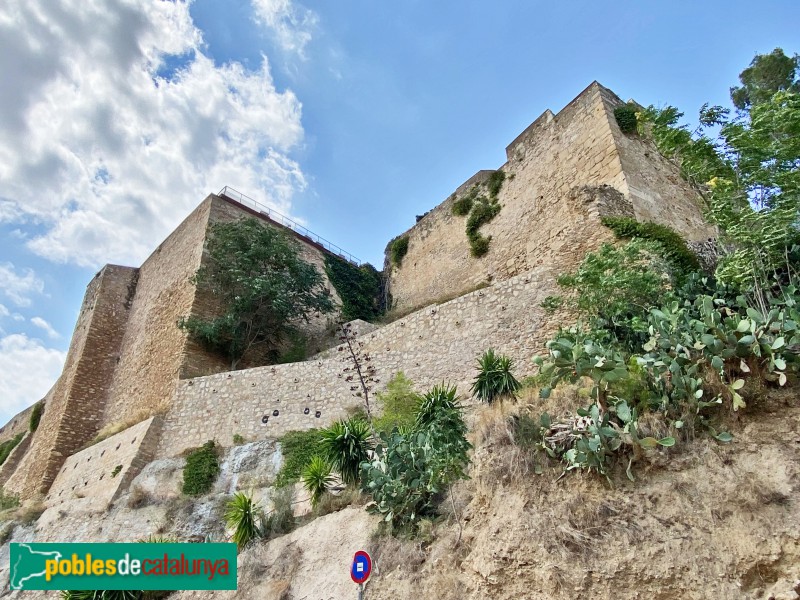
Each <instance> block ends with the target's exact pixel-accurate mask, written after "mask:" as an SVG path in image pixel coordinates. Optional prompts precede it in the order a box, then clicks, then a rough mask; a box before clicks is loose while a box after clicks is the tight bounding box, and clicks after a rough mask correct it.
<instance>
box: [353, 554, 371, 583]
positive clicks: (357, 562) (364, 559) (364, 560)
mask: <svg viewBox="0 0 800 600" xmlns="http://www.w3.org/2000/svg"><path fill="white" fill-rule="evenodd" d="M370 573H372V559H371V558H370V557H369V554H367V553H366V552H364V551H363V550H359V551H358V552H356V553H355V555H354V556H353V565H352V566H351V567H350V577H352V578H353V581H355V582H356V583H364V582H365V581H366V580H367V579H369V575H370Z"/></svg>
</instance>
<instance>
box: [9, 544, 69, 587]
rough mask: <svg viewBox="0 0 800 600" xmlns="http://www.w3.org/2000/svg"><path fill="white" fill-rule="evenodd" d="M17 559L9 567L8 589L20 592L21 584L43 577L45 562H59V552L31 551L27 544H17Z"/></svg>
mask: <svg viewBox="0 0 800 600" xmlns="http://www.w3.org/2000/svg"><path fill="white" fill-rule="evenodd" d="M16 549H17V552H16V554H17V557H16V558H17V559H16V560H15V561H14V564H12V565H11V574H10V578H9V587H10V588H11V589H12V590H21V589H22V584H23V583H25V582H26V581H28V580H29V579H34V578H36V577H44V574H45V561H47V560H60V559H61V553H60V552H40V551H38V550H32V549H31V547H30V546H29V545H28V544H17V545H16Z"/></svg>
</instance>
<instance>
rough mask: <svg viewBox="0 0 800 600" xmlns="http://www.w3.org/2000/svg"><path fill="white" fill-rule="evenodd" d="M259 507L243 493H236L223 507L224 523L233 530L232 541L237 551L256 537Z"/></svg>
mask: <svg viewBox="0 0 800 600" xmlns="http://www.w3.org/2000/svg"><path fill="white" fill-rule="evenodd" d="M261 512H262V511H261V507H260V506H259V505H258V504H257V503H255V502H253V499H252V498H251V497H250V496H248V495H247V494H245V493H244V492H236V493H235V494H234V495H233V498H231V499H230V500H229V501H228V503H227V505H226V507H225V522H226V523H227V524H228V527H232V528H233V530H234V531H233V541H234V542H235V543H236V545H237V546H238V548H239V550H241V549H242V548H244V547H245V546H247V544H249V543H250V541H251V540H253V539H255V538H256V537H258V533H259V531H258V522H259V518H260V516H261Z"/></svg>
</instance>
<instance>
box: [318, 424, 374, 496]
mask: <svg viewBox="0 0 800 600" xmlns="http://www.w3.org/2000/svg"><path fill="white" fill-rule="evenodd" d="M370 433H371V432H370V428H369V425H368V424H367V422H366V421H364V420H363V419H360V418H358V417H351V418H349V419H347V420H344V421H337V422H335V423H334V424H333V425H331V426H330V427H328V428H327V429H323V430H322V443H321V445H322V451H323V453H324V455H325V457H326V458H327V459H328V461H329V462H330V464H331V465H332V466H333V468H335V469H336V470H337V471H338V472H339V474H340V475H341V476H342V481H344V482H345V483H346V484H348V485H350V484H352V485H356V484H358V481H359V476H360V465H361V463H362V462H364V461H365V460H367V459H368V458H369V454H368V453H369V450H370V442H369V439H370Z"/></svg>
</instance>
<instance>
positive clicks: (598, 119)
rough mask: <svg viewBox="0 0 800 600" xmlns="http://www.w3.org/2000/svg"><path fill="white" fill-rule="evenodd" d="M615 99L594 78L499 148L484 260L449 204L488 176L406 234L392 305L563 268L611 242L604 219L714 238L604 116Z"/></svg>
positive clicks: (664, 168)
mask: <svg viewBox="0 0 800 600" xmlns="http://www.w3.org/2000/svg"><path fill="white" fill-rule="evenodd" d="M621 103H622V101H621V100H620V99H619V98H618V97H617V96H616V95H614V94H613V92H611V91H609V90H607V89H606V88H604V87H603V86H601V85H599V84H598V83H596V82H595V83H593V84H592V85H590V86H589V87H588V88H587V89H586V90H584V91H583V92H582V93H581V94H580V95H578V97H576V98H575V99H574V100H573V101H572V102H570V103H569V104H568V105H567V106H566V107H564V109H562V110H561V111H560V112H559V113H558V114H557V115H554V114H553V113H552V112H551V111H549V110H548V111H545V113H544V114H542V115H541V116H540V117H539V118H538V119H537V120H536V121H535V122H534V123H532V124H531V125H530V126H529V127H528V128H527V129H526V130H525V131H524V132H522V133H521V134H520V135H519V136H518V137H517V138H516V139H515V140H514V141H513V142H512V143H511V144H510V145H509V146H508V147H507V148H506V155H507V159H508V161H507V162H506V163H505V164H504V165H503V166H502V167H500V169H501V170H502V171H503V172H504V173H505V174H506V180H505V182H504V184H503V187H502V188H501V190H500V193H499V196H498V199H499V202H500V204H501V205H502V210H501V211H500V213H499V214H498V215H497V216H496V217H495V218H494V219H493V220H492V221H491V222H489V223H487V224H486V225H484V226H483V227H482V228H481V229H480V231H481V233H482V234H483V235H485V236H491V238H492V240H491V244H490V247H489V252H488V254H487V255H485V256H483V257H481V258H474V257H472V256H471V255H470V250H469V243H468V240H467V237H466V233H465V226H466V219H467V217H461V216H456V215H454V214H453V213H452V205H453V202H454V201H455V199H456V198H458V197H460V196H462V195H463V194H465V193H467V192H468V191H469V189H470V188H471V186H472V184H474V183H479V182H480V181H482V180H483V179H485V178H486V177H487V176H488V175H489V174H490V173H491V171H481V172H479V173H478V174H476V175H475V176H473V177H472V178H470V180H468V181H467V182H466V183H465V184H463V185H462V186H460V187H459V188H458V190H456V192H455V194H454V196H451V197H450V198H448V199H447V200H446V201H444V202H443V203H442V204H440V205H439V206H437V207H436V208H434V209H433V210H432V211H430V212H429V213H428V214H427V215H426V216H424V217H423V218H422V219H421V220H420V221H419V222H418V223H417V224H416V225H415V226H414V227H412V228H411V229H409V230H408V231H407V232H406V233H405V234H404V235H408V237H409V247H408V253H407V255H406V256H405V258H403V261H402V265H401V266H400V267H399V268H398V267H395V268H392V269H391V273H390V278H389V289H390V292H391V295H392V299H393V302H394V304H393V305H394V306H395V307H396V308H400V309H408V308H410V307H415V306H421V305H424V304H426V303H429V302H433V301H435V300H437V299H439V298H443V297H453V296H454V295H457V294H458V293H461V292H463V291H465V290H469V289H474V288H475V287H477V286H479V285H481V284H483V283H485V282H488V281H495V280H503V279H507V278H509V277H512V276H514V275H515V274H517V273H521V272H524V271H526V270H528V269H531V268H533V267H535V266H537V265H542V264H547V265H550V266H552V267H553V268H554V269H555V270H556V272H564V271H569V270H571V269H573V268H574V267H575V266H576V265H577V264H578V263H579V262H580V260H581V259H582V258H583V256H584V255H585V254H586V252H587V251H591V250H594V249H596V248H597V247H598V246H599V245H600V244H601V243H602V242H604V241H610V240H612V239H613V235H612V234H611V232H610V231H608V230H607V229H606V228H605V227H603V226H602V225H601V223H600V217H602V216H604V215H626V216H635V217H636V218H637V219H639V220H652V221H657V222H659V223H663V224H666V225H669V226H671V227H673V228H674V229H676V230H677V231H678V232H679V233H681V234H682V235H684V236H685V237H687V239H690V240H694V239H702V238H705V237H709V236H710V235H713V233H712V229H711V228H709V227H708V226H707V225H706V224H705V223H704V221H703V220H702V211H701V209H700V207H699V198H698V197H697V195H696V194H695V193H694V192H693V191H692V190H691V189H690V188H689V186H688V185H686V184H685V182H683V181H682V180H681V179H680V176H679V175H678V173H677V172H676V169H675V167H674V166H673V165H670V164H669V163H667V162H666V161H665V160H664V159H662V158H661V157H660V155H658V153H657V152H656V151H655V150H654V149H653V148H651V147H650V146H649V145H648V144H647V143H646V142H644V141H642V140H640V139H639V138H638V137H637V136H626V135H624V134H622V133H621V131H620V130H619V127H618V126H617V123H616V120H615V118H614V115H613V109H614V107H615V106H618V105H619V104H621ZM615 197H616V198H615ZM609 199H612V200H613V201H611V202H608V200H609Z"/></svg>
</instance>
